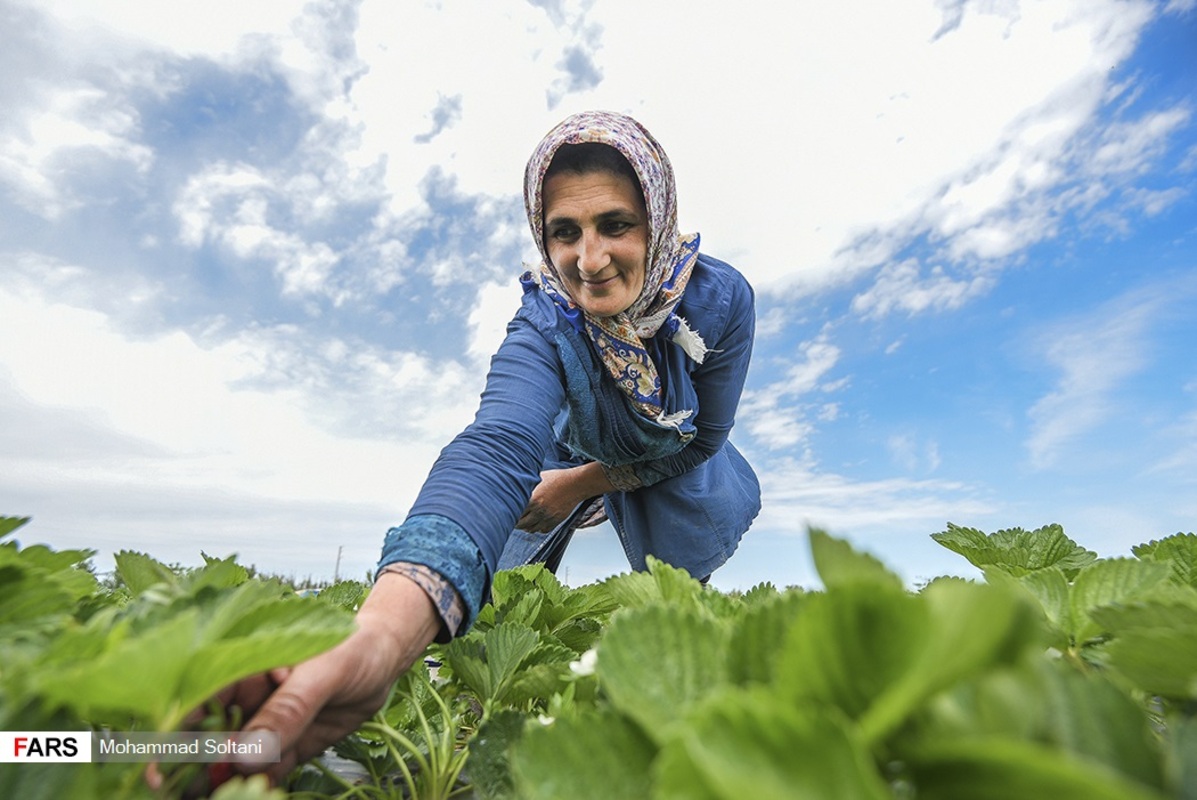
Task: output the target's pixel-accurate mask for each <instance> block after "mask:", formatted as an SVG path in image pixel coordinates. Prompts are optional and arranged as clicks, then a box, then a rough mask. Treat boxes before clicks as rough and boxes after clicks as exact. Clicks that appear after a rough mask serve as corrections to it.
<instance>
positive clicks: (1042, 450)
mask: <svg viewBox="0 0 1197 800" xmlns="http://www.w3.org/2000/svg"><path fill="white" fill-rule="evenodd" d="M1163 300H1164V298H1162V297H1157V296H1150V295H1148V296H1143V295H1141V294H1135V295H1132V296H1130V297H1126V298H1121V299H1120V300H1118V301H1114V302H1111V303H1108V304H1106V305H1105V306H1103V307H1102V308H1100V309H1098V310H1097V311H1096V312H1094V313H1092V314H1089V315H1086V316H1085V317H1082V318H1079V319H1074V320H1072V321H1069V322H1065V323H1061V324H1059V325H1054V326H1051V327H1050V328H1049V329H1048V330H1047V331H1045V333H1044V334H1043V336H1042V339H1041V342H1040V347H1041V348H1042V356H1043V358H1044V359H1045V360H1046V361H1047V363H1048V364H1050V365H1051V366H1052V367H1053V368H1054V369H1056V370H1058V371H1059V372H1060V377H1059V379H1058V380H1057V382H1056V385H1055V388H1053V389H1052V391H1050V392H1048V393H1047V394H1046V395H1044V396H1043V397H1042V398H1040V399H1039V400H1038V401H1037V402H1036V403H1035V404H1034V405H1033V406H1032V407H1031V408H1030V410H1029V411H1028V416H1029V417H1030V419H1031V423H1032V431H1031V435H1030V437H1029V438H1028V440H1027V449H1028V451H1029V453H1030V458H1031V464H1032V465H1033V466H1034V467H1036V468H1040V469H1041V468H1045V467H1049V466H1052V465H1053V464H1054V463H1055V461H1056V459H1057V458H1058V457H1059V455H1060V452H1061V450H1062V449H1063V448H1064V447H1065V446H1066V445H1067V444H1068V443H1070V442H1071V441H1073V440H1075V439H1076V438H1078V437H1079V436H1081V435H1082V434H1084V433H1085V432H1086V431H1089V430H1091V429H1092V428H1094V427H1096V426H1097V425H1099V424H1101V423H1102V422H1104V421H1105V420H1106V419H1107V418H1109V416H1110V415H1111V414H1112V413H1113V412H1114V409H1115V407H1116V405H1115V402H1114V400H1113V398H1112V394H1113V392H1114V390H1115V389H1117V388H1118V386H1120V385H1121V384H1122V383H1123V382H1124V381H1126V380H1127V379H1128V378H1129V377H1130V376H1132V375H1134V374H1135V373H1137V372H1139V371H1141V370H1142V369H1143V368H1144V367H1145V365H1146V361H1147V358H1148V355H1147V352H1146V350H1145V346H1146V344H1147V342H1146V339H1145V337H1146V335H1147V333H1148V330H1149V325H1150V323H1151V321H1152V319H1153V317H1154V316H1155V315H1156V314H1157V313H1158V311H1159V309H1160V307H1161V304H1162V303H1163Z"/></svg>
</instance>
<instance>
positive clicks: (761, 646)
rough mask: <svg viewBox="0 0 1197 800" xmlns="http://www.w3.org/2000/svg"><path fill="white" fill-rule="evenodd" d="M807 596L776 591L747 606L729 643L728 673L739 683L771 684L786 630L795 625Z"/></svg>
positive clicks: (733, 629)
mask: <svg viewBox="0 0 1197 800" xmlns="http://www.w3.org/2000/svg"><path fill="white" fill-rule="evenodd" d="M807 598H808V595H806V594H804V593H802V592H798V591H789V592H786V593H785V594H778V593H777V592H773V593H772V594H771V595H769V596H767V597H766V598H764V599H757V600H755V601H754V603H753V605H751V606H748V607H747V608H746V609H745V610H744V611H743V613H742V614H741V616H740V618H739V619H738V620H736V622H735V624H734V625H733V627H732V633H731V642H730V644H729V646H728V674H729V677H730V678H731V680H733V681H735V682H736V683H749V682H753V681H755V682H759V683H769V682H771V681H772V680H773V675H774V672H775V671H776V664H777V659H778V654H779V653H780V652H781V650H782V645H783V643H784V642H785V638H786V633H787V632H788V631H789V630H790V627H791V626H793V625H794V621H795V620H796V619H797V617H798V614H799V609H800V608H801V606H802V603H804V602H805V601H806V600H807Z"/></svg>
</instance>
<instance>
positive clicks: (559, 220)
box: [544, 208, 640, 228]
mask: <svg viewBox="0 0 1197 800" xmlns="http://www.w3.org/2000/svg"><path fill="white" fill-rule="evenodd" d="M629 218H631V219H634V220H637V221H639V220H640V215H639V214H638V213H637V212H636V210H635V209H630V208H615V209H612V210H610V211H604V212H603V213H601V214H599V215H598V217H597V220H598V221H599V222H607V221H609V220H616V219H629ZM564 224H574V225H576V224H578V221H577V220H576V219H574V218H573V217H567V216H564V215H558V216H555V217H549V218H548V219H546V220H545V221H544V226H545V227H546V228H549V227H551V226H555V225H564Z"/></svg>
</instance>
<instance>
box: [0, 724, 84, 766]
mask: <svg viewBox="0 0 1197 800" xmlns="http://www.w3.org/2000/svg"><path fill="white" fill-rule="evenodd" d="M91 745H92V733H91V731H0V763H4V764H32V763H42V764H71V763H78V762H88V761H91V752H92V751H91Z"/></svg>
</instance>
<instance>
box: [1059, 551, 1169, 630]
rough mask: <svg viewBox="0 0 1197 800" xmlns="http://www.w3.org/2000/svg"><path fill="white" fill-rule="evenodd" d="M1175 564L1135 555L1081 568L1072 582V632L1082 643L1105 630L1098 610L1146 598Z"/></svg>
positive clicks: (1110, 559)
mask: <svg viewBox="0 0 1197 800" xmlns="http://www.w3.org/2000/svg"><path fill="white" fill-rule="evenodd" d="M1170 573H1171V567H1169V566H1168V565H1167V564H1161V563H1156V562H1152V561H1136V560H1135V559H1133V558H1108V559H1102V560H1101V561H1098V562H1096V563H1094V564H1090V565H1089V566H1087V567H1085V568H1084V569H1083V570H1081V571H1080V574H1078V575H1077V577H1076V581H1075V582H1074V583H1073V585H1072V592H1071V598H1070V602H1071V617H1072V626H1071V630H1070V633H1071V634H1072V636H1073V639H1074V640H1075V641H1076V642H1077V643H1078V644H1080V643H1082V642H1085V641H1088V640H1089V639H1092V638H1095V637H1097V636H1100V635H1101V634H1103V633H1105V631H1104V630H1103V629H1102V626H1101V625H1099V624H1098V623H1097V622H1095V621H1094V620H1093V618H1092V616H1091V615H1092V612H1093V611H1094V609H1098V608H1101V607H1102V606H1108V605H1113V604H1114V603H1127V602H1130V601H1133V600H1136V599H1138V598H1142V597H1146V596H1147V595H1148V594H1149V593H1150V592H1151V591H1152V590H1153V589H1155V588H1156V587H1158V586H1159V585H1160V584H1162V583H1164V582H1165V581H1167V580H1168V576H1169V574H1170Z"/></svg>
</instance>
